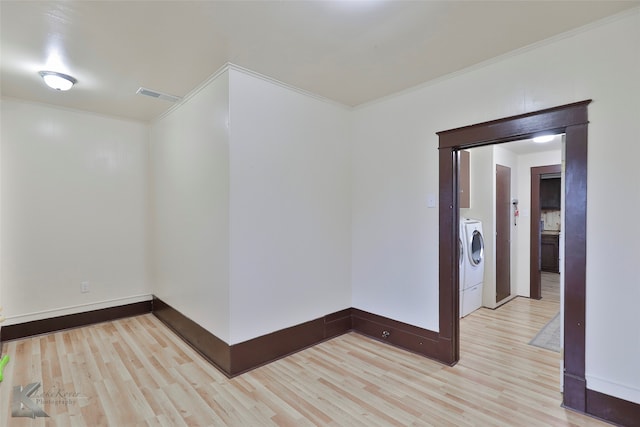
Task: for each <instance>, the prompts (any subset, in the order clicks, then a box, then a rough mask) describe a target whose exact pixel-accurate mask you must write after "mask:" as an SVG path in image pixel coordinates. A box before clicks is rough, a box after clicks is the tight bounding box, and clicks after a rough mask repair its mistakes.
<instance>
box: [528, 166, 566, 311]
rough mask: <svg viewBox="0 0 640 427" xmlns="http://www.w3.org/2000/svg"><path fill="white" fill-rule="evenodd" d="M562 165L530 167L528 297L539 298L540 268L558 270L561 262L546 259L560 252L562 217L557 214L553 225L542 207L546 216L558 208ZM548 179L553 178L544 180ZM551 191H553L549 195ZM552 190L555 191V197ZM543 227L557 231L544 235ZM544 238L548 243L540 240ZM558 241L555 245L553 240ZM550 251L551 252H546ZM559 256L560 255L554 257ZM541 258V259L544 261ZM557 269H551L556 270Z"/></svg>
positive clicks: (540, 295) (540, 294)
mask: <svg viewBox="0 0 640 427" xmlns="http://www.w3.org/2000/svg"><path fill="white" fill-rule="evenodd" d="M561 174H562V166H561V165H559V164H557V165H548V166H539V167H532V168H531V202H530V203H531V221H530V230H531V231H530V236H531V240H530V252H529V253H530V257H531V259H530V262H529V264H530V270H529V271H530V272H529V284H530V287H529V297H530V298H533V299H540V298H542V288H541V273H540V272H541V271H543V270H546V271H550V272H557V273H560V267H561V266H560V262H559V261H557V263H558V265H555V264H553V263H550V262H549V261H547V258H551V257H554V256H555V254H554V252H559V248H560V247H562V245H561V244H560V230H561V218H562V215H561V214H559V215H558V217H559V222H558V223H557V224H556V223H555V219H554V222H553V223H550V222H551V221H549V220H546V221H545V219H546V218H544V216H545V215H544V214H543V210H545V211H547V212H549V213H550V214H549V215H546V216H547V217H549V219H551V218H553V217H554V215H553V212H555V211H556V210H557V211H558V212H560V211H561V199H562V194H561V188H562V175H561ZM547 180H553V182H551V181H547ZM551 193H554V194H551ZM555 193H557V200H556V196H555ZM545 229H547V230H557V231H558V233H557V234H555V233H548V234H547V235H545V234H544V233H545ZM543 240H547V241H548V242H543ZM555 240H557V242H556V243H555V246H556V247H557V248H554V247H553V245H554V241H555ZM549 252H551V254H549ZM556 259H559V256H557V257H556ZM543 261H544V262H543ZM556 269H557V271H554V270H556Z"/></svg>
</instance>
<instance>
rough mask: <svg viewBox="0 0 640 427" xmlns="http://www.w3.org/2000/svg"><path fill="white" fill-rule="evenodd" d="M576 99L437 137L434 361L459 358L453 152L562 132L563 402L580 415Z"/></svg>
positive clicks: (581, 140)
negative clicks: (437, 230) (437, 210)
mask: <svg viewBox="0 0 640 427" xmlns="http://www.w3.org/2000/svg"><path fill="white" fill-rule="evenodd" d="M590 102H591V101H590V100H587V101H582V102H578V103H574V104H568V105H564V106H560V107H555V108H550V109H547V110H541V111H537V112H533V113H528V114H523V115H519V116H513V117H509V118H505V119H500V120H494V121H491V122H485V123H480V124H476V125H472V126H467V127H463V128H457V129H452V130H448V131H443V132H438V136H439V176H440V184H439V189H440V191H439V194H440V204H439V206H440V207H439V329H440V330H439V334H438V347H439V356H440V359H441V360H442V361H444V362H446V363H450V364H455V363H456V362H457V361H458V360H459V358H460V319H459V295H458V292H459V283H458V282H459V258H458V257H459V250H458V247H457V246H458V245H457V243H458V239H459V226H458V224H459V221H460V218H459V216H460V215H459V211H458V185H459V182H458V172H459V163H458V155H457V152H458V151H459V150H461V149H465V148H471V147H479V146H484V145H493V144H500V143H504V142H510V141H516V140H521V139H527V138H531V137H534V136H537V135H539V134H543V133H554V134H558V133H563V132H564V133H565V134H566V138H565V147H566V148H565V162H566V167H565V177H566V179H565V200H566V209H565V235H566V239H565V248H566V251H565V259H564V265H565V268H564V272H565V287H564V307H563V308H564V318H565V322H564V371H563V386H564V393H563V404H564V405H565V406H566V407H568V408H572V409H575V410H578V411H581V412H586V391H587V389H586V380H585V330H584V325H585V292H586V283H585V275H586V274H585V273H586V200H587V191H586V190H587V188H586V185H587V184H586V183H587V179H586V178H587V127H588V115H587V107H588V105H589V103H590Z"/></svg>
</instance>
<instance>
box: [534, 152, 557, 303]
mask: <svg viewBox="0 0 640 427" xmlns="http://www.w3.org/2000/svg"><path fill="white" fill-rule="evenodd" d="M561 172H562V166H561V165H549V166H538V167H533V168H531V204H530V205H529V206H531V217H530V218H531V222H530V224H529V228H530V230H531V232H530V236H531V237H530V239H529V240H530V241H529V266H530V269H529V298H532V299H541V298H542V289H541V287H540V258H541V256H540V250H541V242H540V232H541V231H542V230H540V179H541V176H542V175H544V174H549V173H561ZM534 266H535V268H534Z"/></svg>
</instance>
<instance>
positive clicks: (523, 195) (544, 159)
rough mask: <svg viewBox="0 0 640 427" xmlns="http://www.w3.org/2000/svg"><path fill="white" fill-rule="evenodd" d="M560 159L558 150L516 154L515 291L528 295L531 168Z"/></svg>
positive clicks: (559, 160)
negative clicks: (517, 202) (517, 205)
mask: <svg viewBox="0 0 640 427" xmlns="http://www.w3.org/2000/svg"><path fill="white" fill-rule="evenodd" d="M561 161H562V153H561V151H560V150H554V151H545V152H542V153H533V154H528V155H523V156H518V188H517V191H518V193H517V194H518V201H519V202H520V203H519V208H520V218H519V219H518V226H517V227H516V228H517V230H516V233H517V236H518V237H517V239H518V240H517V243H516V247H517V250H516V260H515V261H516V265H517V269H516V272H515V276H514V284H515V285H516V289H515V292H517V294H518V295H522V296H525V297H528V296H529V295H530V290H531V289H530V283H529V282H530V277H529V275H530V273H531V269H530V261H531V260H530V258H529V257H530V253H529V252H530V251H531V248H530V245H531V168H533V167H539V166H549V165H557V164H560V163H561Z"/></svg>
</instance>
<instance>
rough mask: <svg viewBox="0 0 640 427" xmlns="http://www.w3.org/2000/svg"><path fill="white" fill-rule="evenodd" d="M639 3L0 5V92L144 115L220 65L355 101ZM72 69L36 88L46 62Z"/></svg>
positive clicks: (4, 0) (347, 0) (367, 0)
mask: <svg viewBox="0 0 640 427" xmlns="http://www.w3.org/2000/svg"><path fill="white" fill-rule="evenodd" d="M639 4H640V1H614V0H610V1H609V0H607V1H575V0H572V1H519V0H518V1H516V0H513V1H481V0H475V1H399V0H342V1H337V0H336V1H330V0H326V1H320V0H318V1H41V2H37V1H24V0H20V1H8V0H1V1H0V19H1V21H0V35H1V44H0V78H1V85H0V93H1V94H2V96H6V97H12V98H19V99H25V100H29V101H35V102H43V103H49V104H55V105H59V106H62V107H68V108H74V109H81V110H87V111H92V112H97V113H102V114H109V115H116V116H121V117H128V118H132V119H136V120H144V121H147V120H151V119H152V118H154V117H157V116H158V115H160V114H161V113H162V112H164V111H166V110H167V109H168V108H169V107H170V106H171V104H170V103H168V102H167V101H162V100H158V99H153V98H148V97H143V96H140V95H136V94H135V92H136V90H137V89H138V87H140V86H144V87H147V88H150V89H153V90H158V91H161V92H166V93H169V94H173V95H178V96H185V95H186V94H188V93H189V92H190V91H192V90H193V89H194V88H196V87H197V86H198V85H200V84H201V83H202V82H203V81H205V80H206V79H207V78H208V77H209V76H210V75H212V74H213V73H214V72H215V71H216V70H218V69H219V68H220V67H222V66H223V65H224V64H225V63H227V62H232V63H234V64H237V65H239V66H242V67H245V68H248V69H250V70H252V71H255V72H258V73H261V74H264V75H267V76H269V77H272V78H275V79H277V80H280V81H282V82H285V83H287V84H290V85H293V86H296V87H298V88H301V89H304V90H307V91H309V92H313V93H315V94H318V95H320V96H323V97H325V98H328V99H331V100H334V101H336V102H339V103H342V104H345V105H348V106H356V105H359V104H362V103H366V102H368V101H372V100H374V99H377V98H380V97H383V96H386V95H389V94H392V93H394V92H398V91H401V90H403V89H407V88H409V87H412V86H415V85H418V84H420V83H423V82H426V81H429V80H432V79H435V78H438V77H440V76H443V75H446V74H448V73H451V72H454V71H457V70H461V69H464V68H466V67H469V66H472V65H474V64H477V63H480V62H482V61H485V60H488V59H490V58H493V57H495V56H498V55H501V54H504V53H507V52H510V51H512V50H515V49H518V48H521V47H524V46H526V45H529V44H532V43H535V42H538V41H540V40H544V39H546V38H549V37H552V36H554V35H557V34H559V33H562V32H566V31H568V30H571V29H574V28H577V27H580V26H583V25H586V24H588V23H591V22H593V21H596V20H599V19H602V18H604V17H607V16H610V15H612V14H616V13H619V12H621V11H623V10H625V9H628V8H631V7H634V6H638V5H639ZM52 55H54V56H55V55H57V60H56V59H54V60H53V62H57V65H55V68H57V69H56V71H62V72H66V73H68V74H71V75H73V76H75V77H76V78H77V79H78V83H77V85H76V87H74V88H73V89H72V90H71V91H69V92H56V91H54V90H51V89H49V88H47V87H46V86H44V84H43V82H42V81H41V79H40V77H39V76H38V74H37V72H38V71H39V70H42V69H45V68H46V69H50V68H53V67H54V66H53V65H51V64H49V65H48V64H47V63H48V62H51V61H52V59H51V56H52Z"/></svg>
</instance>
